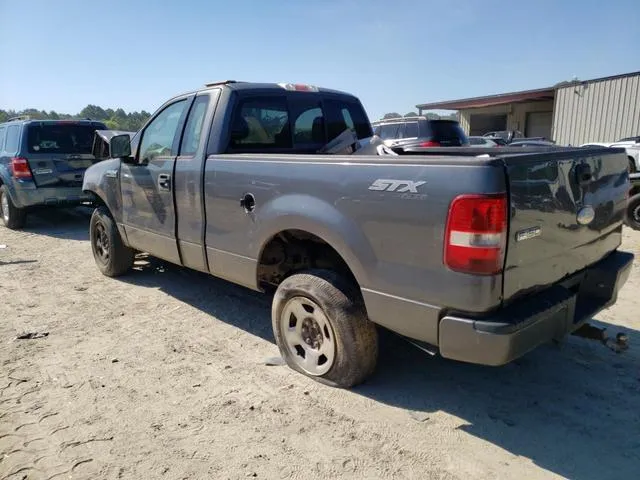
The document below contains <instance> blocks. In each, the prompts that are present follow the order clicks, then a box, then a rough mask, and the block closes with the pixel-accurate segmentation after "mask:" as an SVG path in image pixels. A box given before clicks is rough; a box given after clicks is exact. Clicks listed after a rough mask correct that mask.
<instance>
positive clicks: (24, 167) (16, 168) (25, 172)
mask: <svg viewBox="0 0 640 480" xmlns="http://www.w3.org/2000/svg"><path fill="white" fill-rule="evenodd" d="M11 174H12V175H13V177H14V178H17V179H20V180H24V179H27V178H32V177H31V169H30V168H29V162H28V161H27V159H26V158H19V157H14V158H12V159H11Z"/></svg>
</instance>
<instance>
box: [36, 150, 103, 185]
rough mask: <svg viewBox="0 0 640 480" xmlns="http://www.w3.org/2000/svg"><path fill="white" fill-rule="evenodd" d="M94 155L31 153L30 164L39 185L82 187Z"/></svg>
mask: <svg viewBox="0 0 640 480" xmlns="http://www.w3.org/2000/svg"><path fill="white" fill-rule="evenodd" d="M93 163H94V157H93V155H87V154H82V155H81V154H78V155H75V154H71V155H34V154H31V155H29V166H30V167H31V172H32V173H33V179H34V181H35V183H36V185H37V186H38V187H81V186H82V179H83V176H84V171H85V170H86V169H87V168H89V167H90V166H91V165H93Z"/></svg>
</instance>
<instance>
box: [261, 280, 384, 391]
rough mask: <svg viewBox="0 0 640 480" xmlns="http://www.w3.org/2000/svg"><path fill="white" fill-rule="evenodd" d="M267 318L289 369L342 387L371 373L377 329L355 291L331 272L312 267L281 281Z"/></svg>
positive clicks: (374, 360)
mask: <svg viewBox="0 0 640 480" xmlns="http://www.w3.org/2000/svg"><path fill="white" fill-rule="evenodd" d="M271 318H272V325H273V332H274V335H275V338H276V343H277V344H278V348H279V349H280V353H281V355H282V357H283V358H284V360H285V361H286V362H287V364H288V365H289V367H291V368H292V369H293V370H296V371H297V372H300V373H302V374H304V375H307V376H309V377H312V378H314V379H316V380H319V381H320V382H322V383H325V384H328V385H331V386H334V387H342V388H348V387H351V386H354V385H357V384H359V383H361V382H363V381H364V380H365V379H366V378H367V377H368V376H369V375H371V374H372V373H373V371H374V369H375V366H376V361H377V357H378V336H377V331H376V327H375V325H374V324H373V323H372V322H371V321H370V320H369V319H368V318H367V315H366V312H365V308H364V304H363V302H362V300H361V299H360V295H359V292H357V289H355V288H353V287H352V286H351V285H350V284H349V283H348V282H346V281H345V280H344V279H342V278H341V277H339V276H338V275H336V274H335V273H333V272H330V271H326V270H315V271H309V272H305V273H300V274H296V275H292V276H290V277H288V278H287V279H285V280H284V281H283V282H282V283H281V284H280V285H279V286H278V289H277V291H276V294H275V296H274V299H273V306H272V310H271Z"/></svg>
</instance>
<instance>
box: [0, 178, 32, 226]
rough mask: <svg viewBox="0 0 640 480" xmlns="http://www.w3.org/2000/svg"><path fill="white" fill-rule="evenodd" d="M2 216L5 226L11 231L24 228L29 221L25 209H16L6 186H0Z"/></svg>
mask: <svg viewBox="0 0 640 480" xmlns="http://www.w3.org/2000/svg"><path fill="white" fill-rule="evenodd" d="M0 216H2V223H4V226H5V227H7V228H10V229H11V230H18V229H20V228H22V227H24V224H25V222H26V219H27V213H26V212H25V211H24V209H22V208H18V207H16V206H15V204H14V203H13V201H12V200H11V197H10V196H9V189H8V188H7V186H6V185H0Z"/></svg>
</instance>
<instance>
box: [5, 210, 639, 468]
mask: <svg viewBox="0 0 640 480" xmlns="http://www.w3.org/2000/svg"><path fill="white" fill-rule="evenodd" d="M88 219H89V215H88V213H87V212H81V211H68V212H63V211H61V212H55V213H52V212H46V213H41V214H39V215H37V216H34V217H32V218H31V219H30V221H29V224H28V226H27V228H26V230H25V231H22V232H13V231H10V230H7V229H4V228H0V244H1V245H0V362H1V364H2V368H1V370H0V479H2V480H4V479H29V480H31V479H40V478H42V479H53V478H56V479H63V478H91V479H103V478H104V479H116V478H126V479H156V478H160V479H163V478H167V479H226V478H230V479H236V478H265V479H278V478H295V479H298V478H299V479H311V478H313V479H315V478H318V479H320V478H322V479H325V478H326V479H328V478H364V479H377V478H381V479H386V478H416V479H431V478H434V479H460V480H462V479H471V478H473V479H500V478H514V479H521V478H527V479H549V478H561V477H566V478H572V479H580V480H583V479H598V480H603V479H609V478H610V479H623V478H624V479H631V478H638V472H639V471H640V433H639V432H640V353H639V352H640V319H639V316H638V312H639V311H640V295H639V294H638V291H639V288H640V268H638V265H640V261H639V262H638V264H637V265H636V267H635V269H634V271H633V272H632V275H631V278H630V280H629V282H628V283H627V285H626V286H625V288H624V289H623V291H622V292H621V294H620V298H619V300H618V303H617V304H616V305H615V306H614V307H612V308H611V309H609V310H608V311H605V312H603V313H602V314H600V315H599V316H598V318H597V320H598V322H597V323H598V324H599V325H604V326H607V327H608V331H610V332H611V333H612V334H615V333H617V332H624V333H626V334H627V335H628V338H629V344H630V349H629V350H628V351H626V352H624V353H621V354H616V353H614V352H613V351H611V350H609V349H607V348H606V347H604V346H603V345H602V344H600V343H597V342H594V341H589V340H585V339H581V338H577V337H571V338H569V339H568V340H567V341H566V342H565V343H564V344H562V345H561V346H556V345H548V346H543V347H541V348H539V349H538V350H536V351H535V352H533V353H531V354H529V355H527V356H526V357H524V358H523V359H521V360H519V361H517V362H515V363H513V364H510V365H508V366H506V367H502V368H489V367H480V366H474V365H467V364H462V363H456V362H451V361H446V360H442V359H439V358H432V357H430V356H428V355H426V354H424V353H422V352H421V351H419V350H417V349H416V348H415V347H413V346H411V345H410V344H408V343H407V342H405V341H403V340H401V339H399V338H397V337H396V336H394V335H391V334H384V335H382V339H381V342H382V343H381V355H380V362H379V369H378V372H377V373H376V375H375V376H374V377H373V378H372V379H371V380H370V381H369V382H368V383H367V384H366V385H362V386H360V387H358V388H356V389H354V390H351V391H344V390H337V389H332V388H329V387H325V386H322V385H320V384H318V383H316V382H313V381H312V380H309V379H306V378H305V377H303V376H301V375H299V374H296V373H294V372H293V371H291V370H289V369H288V368H286V367H284V366H281V365H269V363H272V362H270V360H269V359H270V358H271V357H276V356H277V354H278V352H277V348H276V346H275V345H274V343H273V337H272V333H271V325H270V317H269V315H270V309H269V306H270V303H269V300H270V299H269V298H267V297H264V296H262V295H260V294H257V293H253V292H250V291H247V290H245V289H243V288H240V287H236V286H234V285H231V284H228V283H225V282H223V281H220V280H216V279H214V278H211V277H207V276H206V275H203V274H200V273H196V272H192V271H188V270H185V269H181V268H178V267H175V266H171V265H167V264H163V263H162V262H159V261H156V260H150V261H149V262H144V261H143V262H141V264H140V265H139V266H138V267H137V270H136V271H134V272H133V273H132V274H130V275H128V276H126V277H123V278H121V279H117V280H114V279H108V278H106V277H103V276H101V275H100V274H99V272H98V270H97V268H96V267H95V265H94V261H93V258H92V256H91V249H90V246H89V243H88V241H87V239H88V235H87V228H88ZM2 245H4V247H3V246H2ZM623 248H624V249H627V250H633V251H636V252H640V233H638V232H633V231H631V230H628V229H627V230H626V231H625V239H624V245H623ZM25 332H40V333H44V332H48V336H46V337H42V338H33V339H16V336H17V335H20V334H22V333H25Z"/></svg>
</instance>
